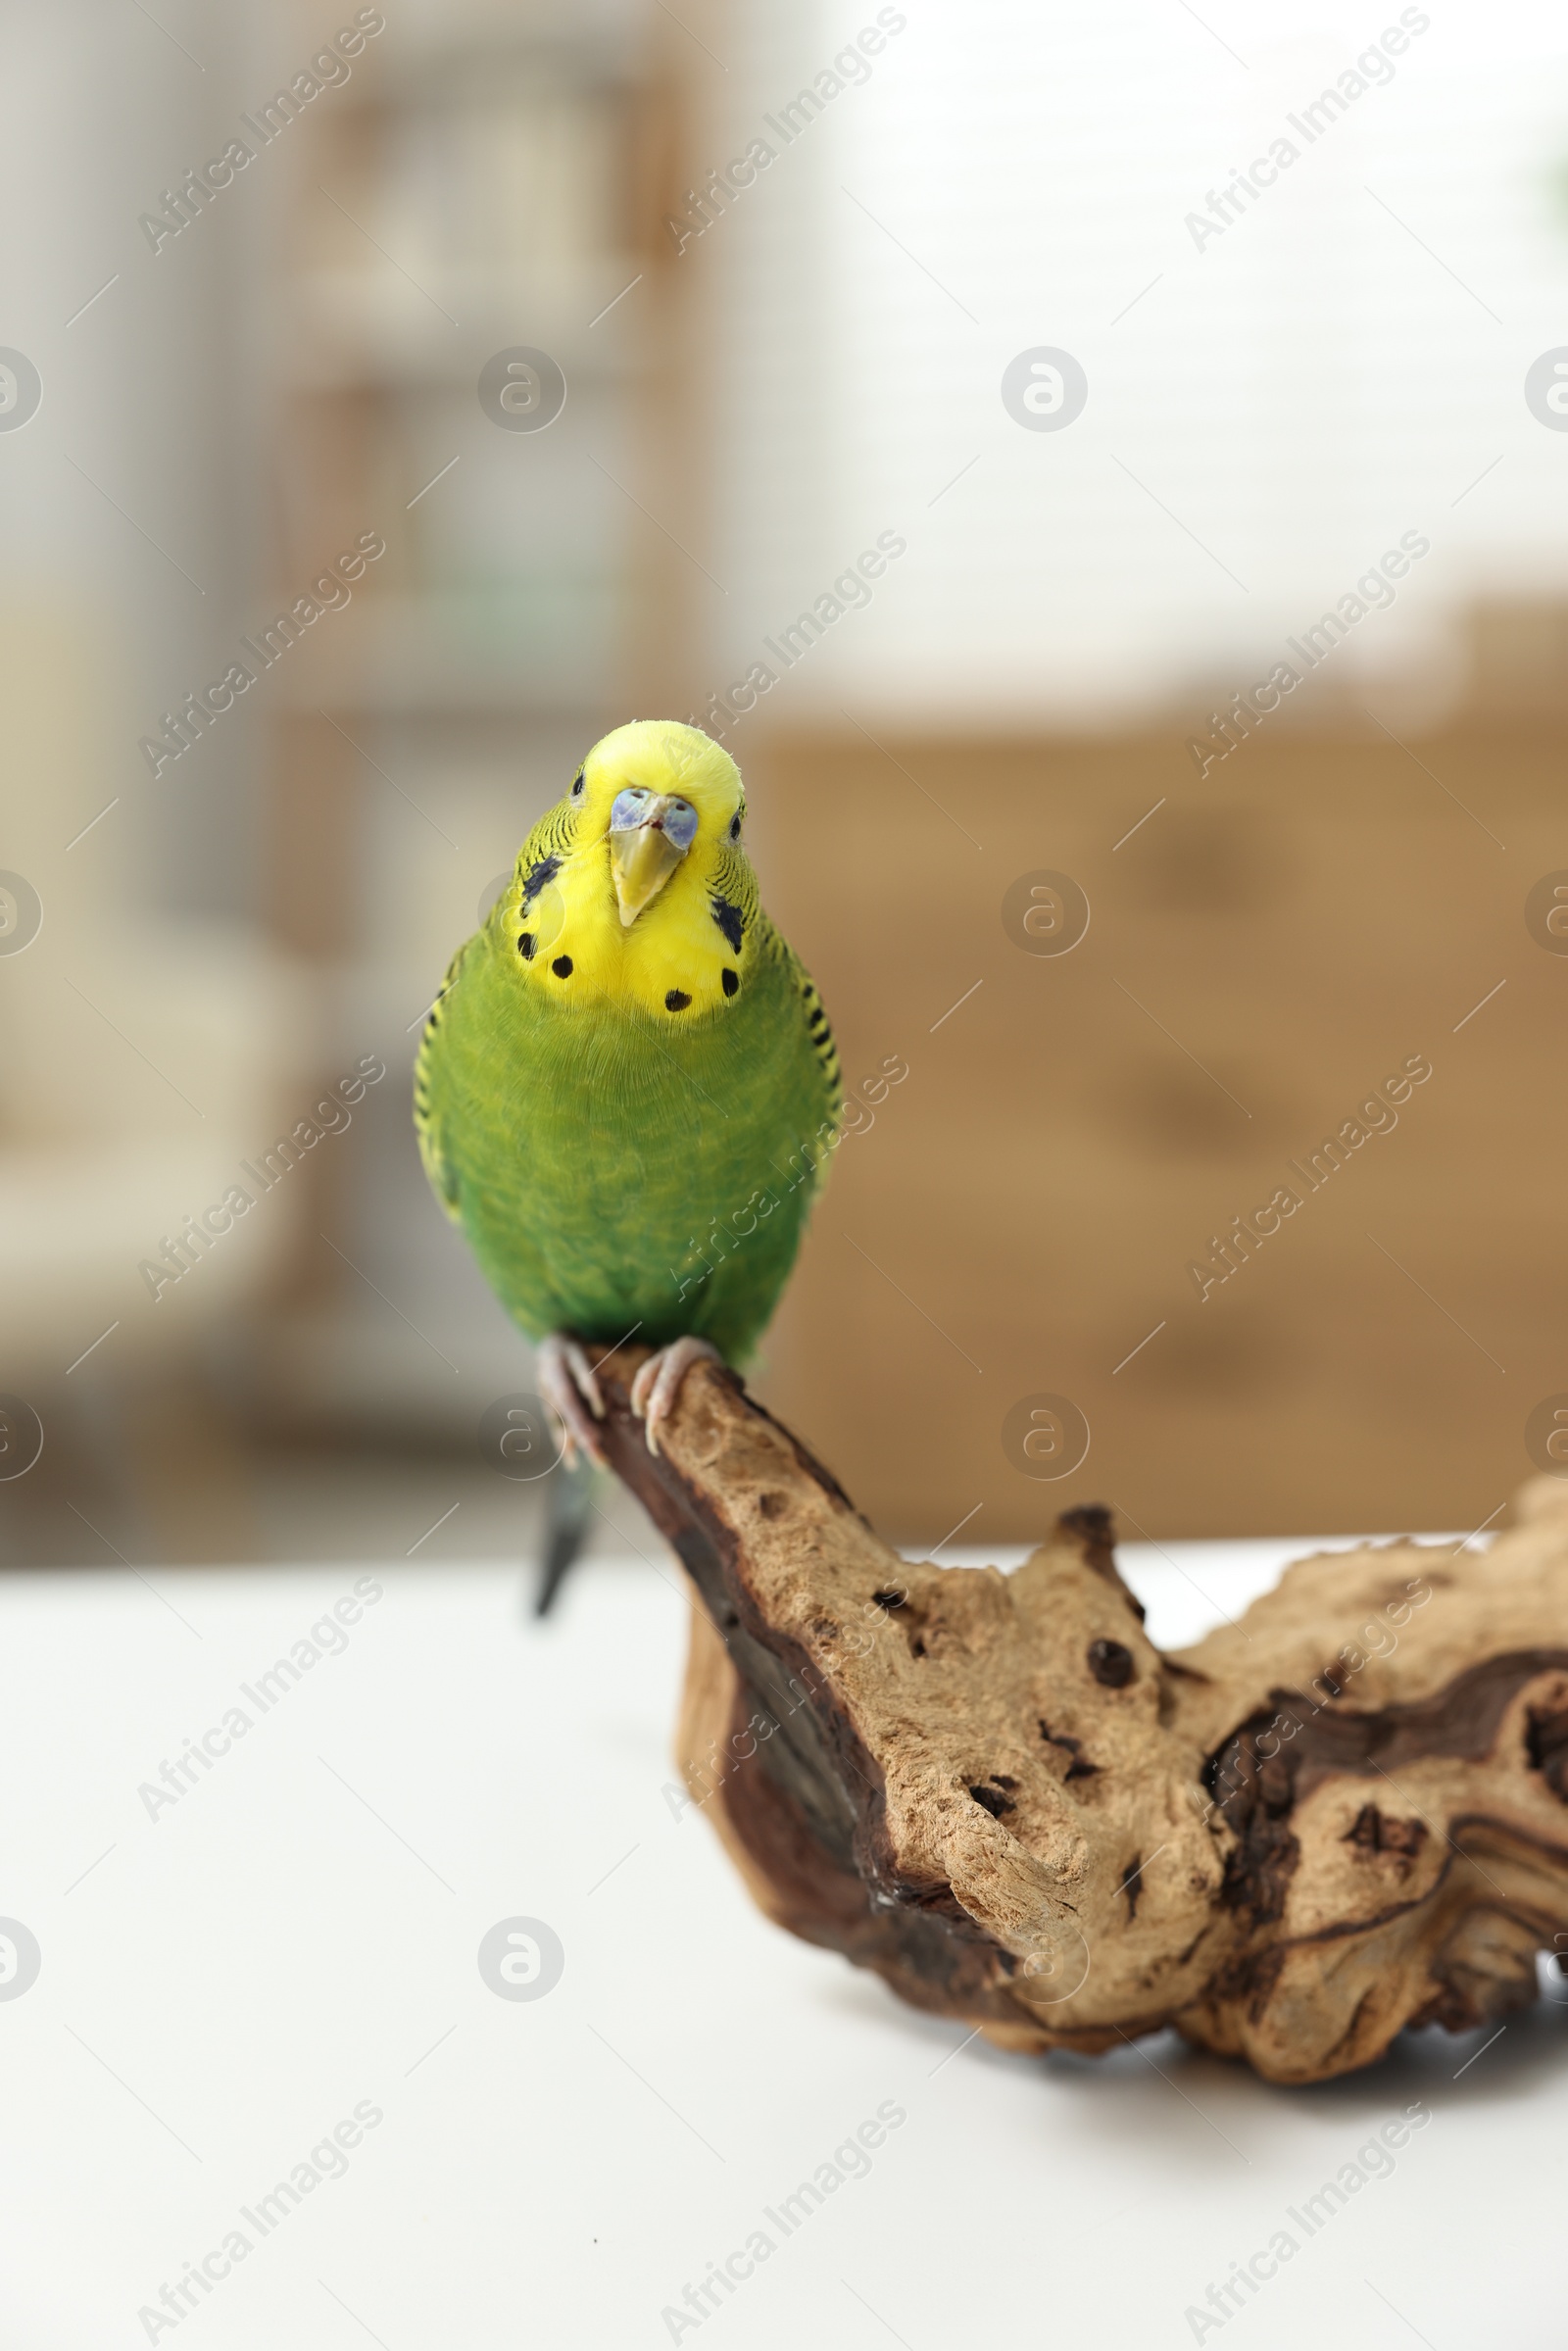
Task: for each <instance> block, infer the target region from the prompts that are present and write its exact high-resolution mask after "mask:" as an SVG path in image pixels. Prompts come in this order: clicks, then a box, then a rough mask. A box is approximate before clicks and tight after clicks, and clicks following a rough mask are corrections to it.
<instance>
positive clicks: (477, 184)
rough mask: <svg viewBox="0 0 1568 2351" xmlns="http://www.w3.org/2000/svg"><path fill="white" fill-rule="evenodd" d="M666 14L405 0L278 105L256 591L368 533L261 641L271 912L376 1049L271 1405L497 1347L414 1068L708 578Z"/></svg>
mask: <svg viewBox="0 0 1568 2351" xmlns="http://www.w3.org/2000/svg"><path fill="white" fill-rule="evenodd" d="M301 24H302V28H303V19H302V20H301ZM302 37H303V32H302ZM670 38H674V39H675V40H676V41H677V42H679V41H680V39H681V38H682V36H681V35H679V34H678V33H672V27H671V23H670V21H669V20H667V19H666V18H664V17H663V16H662V15H661V13H660V12H659V11H657V10H656V9H653V8H652V7H651V6H650V5H649V4H648V0H611V4H610V5H599V6H590V7H586V8H584V7H568V6H565V5H562V6H559V7H551V6H549V5H543V6H530V5H526V4H525V5H523V6H509V7H507V8H505V9H494V8H486V7H482V6H464V5H459V6H452V7H443V8H440V9H437V8H435V7H426V8H424V9H422V10H417V11H415V12H413V13H412V14H411V13H410V12H408V11H405V10H403V9H399V10H398V11H397V12H396V18H395V21H394V18H393V16H392V14H391V13H390V12H389V14H388V19H387V24H386V27H385V29H384V30H383V31H381V32H380V33H378V34H376V35H374V36H373V37H372V38H370V39H369V40H368V42H367V44H366V47H365V50H364V52H363V53H362V55H361V56H360V57H359V58H358V59H357V60H356V61H355V67H354V72H353V74H352V77H351V78H350V79H349V80H348V81H347V82H346V83H344V84H343V85H342V86H340V87H337V88H334V89H331V90H329V91H326V92H324V93H323V94H322V96H321V97H320V98H319V100H317V101H315V102H314V103H313V104H312V106H311V109H310V115H309V118H308V119H307V120H304V121H302V122H299V123H298V124H297V125H291V126H290V135H291V136H292V135H293V134H294V132H295V130H296V129H297V130H298V132H299V134H300V136H299V143H298V146H297V147H296V149H295V150H294V153H293V159H292V171H293V182H292V187H291V193H290V197H289V201H288V205H287V208H286V211H285V214H284V216H283V219H282V222H281V224H280V233H279V247H278V252H277V256H276V264H275V269H274V273H273V274H274V290H275V304H276V308H275V317H274V321H273V329H272V334H271V337H270V341H271V348H272V355H273V366H274V367H275V400H274V410H275V417H276V456H275V465H274V474H275V485H276V486H275V491H274V531H275V560H274V564H273V584H274V592H275V593H276V594H277V596H278V598H279V600H280V602H279V610H282V609H285V607H286V605H287V603H288V602H289V601H291V600H292V598H293V597H294V596H296V595H298V594H300V593H302V592H308V591H309V589H310V587H311V583H312V582H313V580H315V579H316V578H317V577H318V576H319V575H320V573H321V570H322V566H323V564H324V563H328V562H329V561H330V560H331V559H332V558H333V557H334V556H336V555H337V554H338V553H339V552H340V551H346V550H350V549H352V548H354V547H355V546H356V544H364V543H365V538H364V535H365V534H373V537H374V539H375V540H379V541H382V542H384V545H385V553H384V555H382V556H380V557H378V558H376V559H375V560H374V561H373V562H372V563H370V564H369V565H368V568H367V571H366V573H365V575H364V577H363V578H362V579H361V580H360V581H359V582H358V583H357V584H356V585H355V587H354V588H353V591H352V595H351V600H350V601H349V602H348V603H347V604H346V605H345V606H342V607H340V608H338V609H335V610H333V611H330V612H325V613H323V614H322V616H321V618H320V619H319V621H317V622H315V623H313V624H312V626H311V628H310V630H309V633H308V635H307V636H306V637H305V638H304V639H302V641H301V642H300V643H299V644H298V645H297V646H294V647H291V648H290V650H289V654H288V657H287V661H286V665H285V664H280V665H279V675H278V677H277V679H276V681H275V685H276V688H277V698H276V700H275V702H274V704H273V709H274V711H275V720H274V738H273V753H272V759H271V788H270V810H271V839H272V844H273V848H272V855H271V859H270V871H269V875H268V878H267V890H266V894H267V900H268V904H269V906H270V919H271V922H272V924H273V926H274V928H275V930H276V931H277V933H278V934H279V935H280V936H281V937H282V938H283V939H284V940H286V941H287V943H288V944H289V945H290V946H291V947H292V948H293V949H294V950H295V952H297V953H298V954H300V955H304V956H305V957H307V958H308V959H309V960H310V961H311V962H312V963H313V964H314V965H315V966H316V967H317V968H318V969H319V972H320V973H321V976H322V982H323V985H325V986H328V987H330V989H331V990H332V992H333V994H334V996H335V999H336V1004H337V1032H338V1035H339V1038H340V1040H341V1046H342V1050H343V1053H345V1054H346V1055H348V1056H349V1058H350V1059H352V1058H353V1057H354V1056H355V1055H356V1054H358V1053H365V1052H373V1053H378V1054H379V1055H381V1057H382V1058H384V1059H385V1061H386V1063H387V1069H388V1079H387V1082H386V1083H385V1084H384V1086H382V1087H381V1088H379V1089H378V1090H377V1091H376V1092H375V1093H374V1094H373V1095H371V1096H369V1097H368V1098H367V1101H366V1103H365V1105H364V1108H363V1111H362V1114H361V1115H360V1117H359V1119H358V1122H357V1127H356V1131H355V1133H354V1135H353V1136H351V1137H350V1138H348V1140H347V1143H346V1145H345V1148H344V1149H343V1150H342V1151H339V1152H338V1154H337V1156H336V1158H335V1159H334V1161H333V1163H332V1169H331V1174H332V1194H331V1197H330V1198H323V1199H321V1200H319V1202H318V1205H319V1208H320V1211H321V1213H320V1215H319V1218H317V1219H316V1220H315V1225H316V1226H318V1227H319V1229H320V1230H321V1231H322V1232H325V1233H327V1234H329V1235H330V1237H331V1239H332V1241H333V1243H334V1245H335V1246H336V1247H337V1248H340V1249H342V1250H343V1251H344V1252H345V1254H346V1255H347V1256H348V1257H349V1258H351V1259H352V1261H353V1265H354V1267H355V1268H356V1269H358V1271H359V1272H360V1273H362V1274H363V1276H364V1279H363V1280H356V1278H355V1273H354V1272H351V1271H349V1270H347V1269H346V1268H345V1266H344V1264H343V1263H342V1262H341V1260H339V1259H338V1258H336V1257H335V1256H334V1255H333V1254H332V1252H331V1250H329V1249H327V1248H325V1247H322V1246H319V1244H317V1245H315V1247H314V1249H313V1250H308V1251H307V1252H306V1255H305V1257H304V1258H303V1260H302V1262H301V1264H300V1265H299V1267H298V1268H297V1278H296V1280H295V1281H294V1282H293V1283H292V1284H291V1286H290V1289H289V1292H288V1296H287V1298H286V1300H285V1301H284V1303H283V1305H282V1307H281V1308H280V1311H279V1314H278V1316H277V1318H276V1320H275V1323H274V1328H273V1333H272V1345H271V1348H270V1359H271V1369H270V1382H269V1385H270V1392H271V1396H270V1400H271V1402H272V1404H273V1407H274V1408H275V1409H278V1410H281V1411H283V1412H284V1413H285V1414H287V1415H288V1416H290V1417H293V1418H295V1419H297V1420H298V1421H299V1422H300V1423H302V1424H303V1423H305V1422H307V1421H308V1422H309V1423H310V1424H311V1425H313V1426H314V1427H317V1428H319V1429H323V1428H325V1427H327V1426H329V1425H331V1424H334V1423H336V1424H338V1425H341V1423H342V1421H343V1419H344V1418H345V1417H347V1418H348V1419H349V1420H351V1421H352V1420H355V1419H359V1420H362V1421H364V1422H365V1423H367V1424H370V1423H374V1424H377V1425H378V1426H379V1427H381V1428H382V1429H383V1430H385V1429H387V1428H388V1427H392V1428H397V1427H400V1426H401V1427H404V1428H407V1427H410V1426H411V1425H414V1426H419V1427H424V1428H426V1429H428V1430H429V1432H430V1433H431V1435H432V1436H450V1435H451V1434H452V1433H453V1430H454V1429H455V1428H456V1426H457V1424H458V1423H459V1422H462V1421H466V1420H468V1419H469V1418H470V1417H471V1415H472V1413H473V1412H474V1411H476V1410H477V1408H478V1406H477V1404H476V1403H475V1397H476V1396H477V1397H478V1402H479V1403H482V1402H483V1401H485V1400H487V1399H488V1396H491V1395H493V1394H495V1393H496V1392H497V1389H498V1387H507V1386H512V1387H515V1386H517V1385H519V1384H520V1383H521V1382H522V1381H523V1379H524V1378H525V1375H526V1355H525V1354H524V1352H523V1351H522V1349H521V1347H520V1346H519V1343H518V1341H517V1338H516V1335H515V1332H513V1331H512V1330H511V1329H510V1327H509V1326H508V1325H507V1324H506V1322H505V1321H504V1319H503V1317H502V1316H501V1314H500V1311H499V1309H497V1308H495V1307H494V1306H493V1305H492V1304H491V1303H490V1301H489V1300H488V1298H487V1296H486V1295H484V1294H482V1292H481V1290H480V1286H479V1284H478V1281H477V1277H476V1275H475V1274H474V1273H473V1271H472V1268H471V1266H470V1265H469V1263H468V1260H467V1257H466V1252H465V1251H464V1250H463V1249H462V1248H461V1245H460V1244H458V1242H457V1241H456V1238H455V1237H454V1236H452V1235H451V1234H449V1233H448V1232H447V1230H446V1229H445V1225H444V1220H443V1219H442V1218H441V1217H439V1216H438V1215H436V1214H434V1213H433V1212H432V1208H431V1203H430V1201H429V1200H428V1196H427V1195H426V1194H425V1193H424V1190H423V1186H422V1179H421V1178H420V1176H419V1173H418V1170H417V1163H416V1160H415V1156H414V1151H413V1147H412V1138H411V1134H410V1128H409V1120H408V1085H407V1073H408V1070H409V1067H410V1064H411V1062H412V1058H413V1053H414V1050H415V1047H416V1044H417V1036H418V1029H419V1016H420V1014H421V1012H422V1010H423V1007H424V1006H425V1005H426V1004H428V1003H429V1001H430V998H431V997H432V995H433V994H434V991H435V988H436V987H437V985H438V984H439V980H440V976H441V972H442V970H443V968H444V966H445V963H446V960H447V957H448V955H450V953H451V951H452V949H453V947H454V946H455V945H456V943H457V942H458V941H459V940H460V939H462V938H463V937H464V936H466V933H467V932H468V931H470V930H471V929H472V928H473V927H474V924H475V921H476V919H477V917H478V913H479V910H480V907H481V906H483V905H485V904H487V903H488V898H489V896H490V895H492V894H493V889H492V886H493V884H494V882H495V880H496V878H497V877H498V876H499V875H500V874H502V873H503V872H504V871H506V870H507V869H509V868H510V866H511V863H512V860H513V857H514V856H515V851H516V847H517V844H518V842H519V841H520V840H521V838H522V837H523V834H524V833H525V832H526V830H527V828H528V826H529V825H530V824H531V823H532V822H533V820H534V818H535V816H536V815H537V814H538V813H539V812H540V811H541V810H542V809H543V808H545V807H547V806H548V805H549V803H550V802H551V801H552V800H554V799H555V798H557V797H558V796H559V794H560V793H561V791H562V790H563V789H564V784H565V781H566V779H567V778H568V777H569V775H570V773H571V771H572V768H573V767H574V766H575V764H576V762H577V760H578V759H580V757H581V754H582V752H583V750H584V749H585V748H586V747H587V745H588V744H589V743H590V742H592V741H593V740H594V738H595V736H596V735H597V734H599V733H601V732H603V731H604V729H605V728H606V727H607V726H608V725H611V724H613V723H615V722H616V721H617V720H618V719H620V718H623V717H625V716H627V715H630V714H632V712H633V710H635V709H640V708H641V707H643V702H644V700H646V701H647V702H648V707H650V708H654V707H662V705H663V703H664V701H665V700H666V698H667V697H668V696H669V695H671V694H675V693H679V692H681V691H682V690H684V688H685V685H686V682H687V681H686V680H685V678H684V677H683V674H682V672H683V669H684V667H685V666H686V662H685V656H684V652H683V647H684V645H685V643H686V641H687V638H688V637H689V635H690V634H691V626H692V624H691V605H692V596H693V581H694V577H695V584H696V588H697V589H699V590H700V589H701V588H702V586H703V582H702V579H701V576H700V572H699V573H694V567H693V565H692V563H691V562H690V560H689V558H688V557H687V555H686V554H685V553H684V551H683V545H682V544H681V543H682V542H683V543H684V546H685V547H689V546H691V544H692V543H693V541H692V533H693V531H694V530H695V527H696V526H695V524H694V523H692V522H691V521H690V520H689V519H688V521H687V522H685V523H683V522H682V520H681V519H680V518H679V517H680V516H681V514H685V515H687V516H688V517H690V515H691V514H692V513H693V512H694V508H695V502H696V490H695V482H696V469H695V467H694V465H693V463H692V450H693V445H694V444H693V437H692V429H691V423H690V417H691V407H690V402H689V400H688V399H687V398H686V395H685V360H684V357H683V354H684V352H685V349H686V347H687V346H686V338H685V337H684V335H683V332H682V307H681V306H682V303H683V302H684V301H685V300H686V299H687V293H686V287H685V285H684V283H680V282H677V280H676V278H675V275H674V273H673V270H672V264H673V262H674V260H675V258H676V256H675V252H674V247H673V245H672V242H671V240H670V239H669V237H668V235H667V232H666V231H665V230H664V228H663V220H664V216H665V215H666V213H667V212H668V211H669V210H670V208H671V202H672V197H671V189H672V188H673V187H674V186H675V184H676V183H677V182H678V180H679V178H680V165H679V158H680V155H681V152H682V147H683V134H682V122H683V120H684V115H685V109H686V87H685V83H684V80H683V75H684V74H685V73H686V71H687V61H686V60H685V59H682V58H680V57H678V56H673V55H672V54H671V53H670V51H669V49H668V47H667V43H668V41H669V39H670ZM687 46H688V48H689V44H688V45H687ZM692 54H693V55H696V52H692ZM701 62H702V60H701V58H700V57H698V63H699V64H700V63H701ZM517 346H526V347H533V348H537V349H542V350H544V351H546V352H548V353H549V354H550V355H551V357H552V358H553V359H554V360H555V361H556V362H557V364H558V366H559V367H560V368H561V369H562V371H563V373H564V377H565V381H566V387H567V390H566V399H565V405H564V409H563V410H562V411H561V414H560V415H559V416H557V417H556V418H555V420H554V421H553V422H551V423H550V424H549V425H548V427H547V428H546V429H543V430H538V431H515V430H502V429H500V428H499V427H498V425H497V424H496V422H495V421H494V420H493V419H492V417H491V416H488V415H487V414H486V413H485V411H484V409H483V408H482V406H481V403H480V400H479V397H478V379H479V375H480V372H481V369H482V368H483V367H484V365H485V363H486V362H487V361H488V360H489V359H491V358H492V357H493V356H494V355H495V354H496V353H498V352H502V351H505V350H508V349H511V348H515V347H517ZM313 1229H314V1228H313ZM372 1285H373V1286H374V1287H373V1289H372V1287H371V1286H372ZM377 1291H378V1292H380V1293H382V1294H384V1296H383V1297H382V1298H377V1296H376V1295H375V1292H377ZM389 1304H390V1306H391V1307H392V1308H393V1309H395V1311H389V1310H388V1305H389ZM452 1362H456V1363H457V1364H458V1367H459V1370H458V1376H457V1377H456V1378H454V1376H453V1373H452V1371H451V1369H450V1368H449V1365H450V1363H452ZM487 1381H488V1383H489V1385H488V1386H486V1382H487ZM481 1392H482V1393H481Z"/></svg>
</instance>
